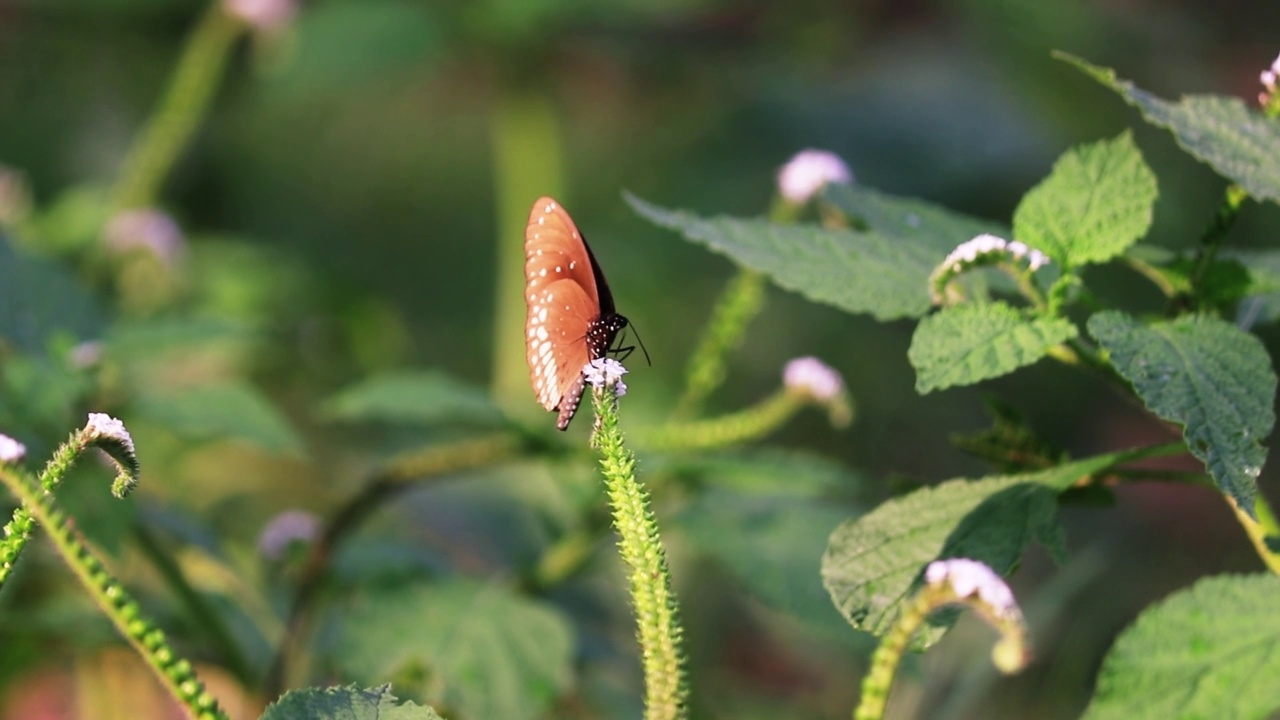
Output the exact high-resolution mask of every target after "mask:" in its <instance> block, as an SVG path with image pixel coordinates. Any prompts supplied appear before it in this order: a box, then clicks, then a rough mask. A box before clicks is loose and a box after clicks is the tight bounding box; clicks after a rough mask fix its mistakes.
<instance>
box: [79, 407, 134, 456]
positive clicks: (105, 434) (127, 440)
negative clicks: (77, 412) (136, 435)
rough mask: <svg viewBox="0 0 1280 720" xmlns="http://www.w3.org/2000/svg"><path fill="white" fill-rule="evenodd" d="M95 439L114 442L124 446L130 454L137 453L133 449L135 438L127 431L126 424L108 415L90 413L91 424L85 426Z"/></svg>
mask: <svg viewBox="0 0 1280 720" xmlns="http://www.w3.org/2000/svg"><path fill="white" fill-rule="evenodd" d="M84 429H85V430H88V431H89V432H90V433H92V434H93V436H94V438H95V439H102V440H114V441H115V442H118V443H120V444H121V445H123V446H124V447H125V448H126V449H127V450H128V451H129V454H131V455H133V454H136V453H137V450H135V449H134V447H133V436H132V435H130V434H129V431H128V430H126V429H125V427H124V423H123V422H120V421H119V420H117V419H115V418H113V417H111V416H110V415H108V414H106V413H89V422H88V423H87V424H86V425H85V426H84Z"/></svg>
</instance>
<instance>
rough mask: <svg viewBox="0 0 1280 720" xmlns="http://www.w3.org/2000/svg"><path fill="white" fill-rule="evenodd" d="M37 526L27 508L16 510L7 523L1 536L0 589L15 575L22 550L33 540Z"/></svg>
mask: <svg viewBox="0 0 1280 720" xmlns="http://www.w3.org/2000/svg"><path fill="white" fill-rule="evenodd" d="M35 526H36V521H35V519H34V518H32V517H31V513H30V512H28V511H27V509H26V508H24V507H17V508H14V510H13V517H11V518H9V522H7V523H5V526H4V533H3V535H2V536H0V588H3V587H4V584H5V582H6V581H8V580H9V576H11V575H12V574H13V568H14V567H16V566H17V564H18V556H19V555H21V554H22V549H23V548H25V547H26V546H27V541H28V540H30V539H31V531H32V530H33V529H34V528H35Z"/></svg>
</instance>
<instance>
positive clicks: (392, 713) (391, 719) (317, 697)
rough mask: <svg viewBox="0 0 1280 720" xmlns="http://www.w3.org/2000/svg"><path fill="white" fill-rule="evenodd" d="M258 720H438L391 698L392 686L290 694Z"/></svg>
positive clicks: (433, 714) (429, 711) (431, 712)
mask: <svg viewBox="0 0 1280 720" xmlns="http://www.w3.org/2000/svg"><path fill="white" fill-rule="evenodd" d="M261 720H440V716H439V715H437V714H436V712H435V711H434V710H432V709H431V708H429V707H422V706H420V705H415V704H414V703H412V702H409V701H405V702H404V703H403V704H401V703H400V702H399V701H398V700H397V699H396V696H395V695H392V694H391V686H390V685H383V686H382V687H376V688H368V689H364V690H361V689H359V688H357V687H356V686H355V685H348V686H347V687H327V688H306V689H303V690H292V691H290V692H288V693H286V694H285V695H284V697H282V698H280V699H279V700H277V701H275V702H274V703H272V704H271V706H270V707H268V708H267V711H266V712H265V713H263V714H262V718H261Z"/></svg>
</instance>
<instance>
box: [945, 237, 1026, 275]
mask: <svg viewBox="0 0 1280 720" xmlns="http://www.w3.org/2000/svg"><path fill="white" fill-rule="evenodd" d="M993 253H1008V255H1009V257H1011V258H1012V259H1014V260H1026V261H1027V265H1028V266H1029V267H1030V268H1031V271H1032V272H1035V271H1036V270H1039V269H1040V268H1042V267H1044V266H1045V265H1048V264H1049V256H1047V255H1045V254H1044V253H1042V252H1040V251H1039V250H1036V249H1035V248H1033V247H1029V246H1028V245H1027V244H1026V243H1024V242H1022V241H1020V240H1014V241H1012V242H1011V241H1009V240H1005V239H1004V238H1001V237H996V236H995V235H990V234H987V233H983V234H981V235H978V236H977V237H975V238H973V239H972V240H967V241H965V242H962V243H960V244H959V245H958V246H956V249H955V250H952V251H951V252H950V253H949V254H948V255H947V258H946V259H945V260H943V261H942V264H941V265H939V266H938V269H937V270H935V271H934V277H935V278H936V277H938V276H941V275H943V274H946V273H951V272H956V271H958V270H960V269H961V266H962V265H964V264H966V263H972V262H975V261H977V260H978V258H980V257H983V256H984V255H990V254H993Z"/></svg>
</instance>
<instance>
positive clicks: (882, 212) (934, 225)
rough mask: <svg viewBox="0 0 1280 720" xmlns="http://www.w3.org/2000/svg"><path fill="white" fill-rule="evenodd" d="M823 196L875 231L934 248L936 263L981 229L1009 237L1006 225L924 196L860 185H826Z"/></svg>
mask: <svg viewBox="0 0 1280 720" xmlns="http://www.w3.org/2000/svg"><path fill="white" fill-rule="evenodd" d="M825 197H826V199H827V200H830V201H831V202H832V203H833V204H834V205H835V206H836V207H838V208H840V210H842V211H843V212H845V213H846V214H848V215H851V216H854V217H857V218H858V219H860V220H861V221H862V222H863V223H865V224H866V225H867V227H868V228H869V229H871V230H872V231H874V232H877V233H880V234H881V235H885V236H888V237H892V238H897V239H899V240H911V241H913V242H917V243H919V244H921V245H923V246H925V247H929V248H933V249H934V250H935V251H936V252H937V263H941V262H942V260H943V258H945V257H946V256H947V253H949V252H951V251H952V250H954V249H955V248H956V246H957V245H959V244H960V243H963V242H965V241H967V240H972V239H973V238H975V237H977V236H978V235H981V234H983V233H990V234H992V235H998V236H1000V237H1003V238H1008V237H1012V233H1011V231H1010V230H1009V227H1008V226H1007V225H1003V224H1001V223H998V222H994V221H991V220H983V219H980V218H975V217H970V216H968V215H962V214H960V213H957V212H954V211H951V210H948V209H947V208H945V207H942V206H941V205H934V204H933V203H929V202H925V201H923V200H917V199H915V198H903V197H895V196H893V195H888V194H885V193H881V192H877V191H875V190H872V189H871V188H868V187H864V186H862V185H828V186H827V189H826V193H825ZM935 264H936V263H935Z"/></svg>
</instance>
